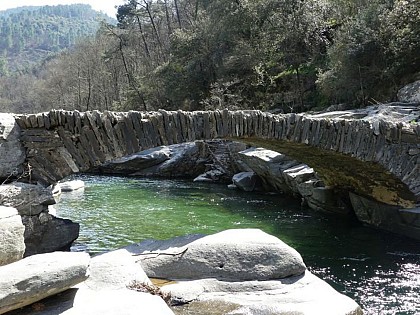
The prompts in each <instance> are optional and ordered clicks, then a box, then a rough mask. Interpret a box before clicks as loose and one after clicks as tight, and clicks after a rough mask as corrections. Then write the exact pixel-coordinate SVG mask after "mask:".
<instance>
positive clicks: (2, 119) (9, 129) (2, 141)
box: [0, 113, 26, 179]
mask: <svg viewBox="0 0 420 315" xmlns="http://www.w3.org/2000/svg"><path fill="white" fill-rule="evenodd" d="M19 137H20V128H19V126H18V124H17V123H16V121H15V118H14V117H13V115H11V114H5V113H0V178H3V179H4V178H8V177H9V176H10V175H17V174H20V173H21V172H22V170H23V167H22V165H23V162H24V161H25V157H26V155H25V149H24V148H23V146H22V144H21V143H20V141H19Z"/></svg>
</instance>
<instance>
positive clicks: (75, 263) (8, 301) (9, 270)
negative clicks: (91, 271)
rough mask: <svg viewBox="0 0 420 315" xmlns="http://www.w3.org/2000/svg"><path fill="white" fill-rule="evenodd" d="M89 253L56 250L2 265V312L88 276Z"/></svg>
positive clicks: (39, 298) (69, 286)
mask: <svg viewBox="0 0 420 315" xmlns="http://www.w3.org/2000/svg"><path fill="white" fill-rule="evenodd" d="M89 260H90V258H89V255H88V254H86V253H64V252H56V253H49V254H42V255H34V256H31V257H27V258H25V259H22V260H20V261H18V262H15V263H12V264H9V265H6V266H2V267H0V314H4V313H6V312H8V311H11V310H14V309H18V308H21V307H23V306H26V305H29V304H31V303H34V302H37V301H39V300H42V299H44V298H46V297H48V296H51V295H54V294H57V293H60V292H63V291H65V290H67V289H69V288H71V287H72V286H74V285H76V284H78V283H80V282H82V281H84V280H85V279H86V278H87V268H88V266H89Z"/></svg>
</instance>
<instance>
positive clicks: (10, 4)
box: [0, 0, 125, 17]
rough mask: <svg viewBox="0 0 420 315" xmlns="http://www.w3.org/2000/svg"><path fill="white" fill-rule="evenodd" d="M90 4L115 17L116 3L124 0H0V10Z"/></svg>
mask: <svg viewBox="0 0 420 315" xmlns="http://www.w3.org/2000/svg"><path fill="white" fill-rule="evenodd" d="M74 3H84V4H90V5H91V6H92V8H93V9H94V10H96V11H102V12H104V13H106V14H108V15H109V16H111V17H115V14H116V12H117V10H116V9H115V6H116V5H121V4H123V3H125V1H124V0H0V11H2V10H7V9H11V8H17V7H23V6H40V5H58V4H74Z"/></svg>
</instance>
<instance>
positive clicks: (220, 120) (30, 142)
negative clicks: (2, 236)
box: [15, 110, 420, 208]
mask: <svg viewBox="0 0 420 315" xmlns="http://www.w3.org/2000/svg"><path fill="white" fill-rule="evenodd" d="M15 119H16V122H17V123H18V125H19V126H20V128H21V135H20V141H21V143H22V144H23V146H24V148H25V150H26V160H25V163H26V164H27V165H30V167H31V170H32V171H31V180H32V181H38V182H41V183H43V184H45V185H47V184H52V183H55V182H57V181H59V180H60V179H62V178H64V177H66V176H68V175H70V174H72V173H78V172H86V171H88V170H90V169H92V168H95V167H97V166H100V165H102V164H103V163H105V162H108V161H111V160H113V159H116V158H120V157H123V156H127V155H130V154H133V153H136V152H138V151H141V150H145V149H149V148H153V147H158V146H161V145H170V144H176V143H182V142H190V141H195V140H210V139H233V140H239V141H243V142H246V143H249V144H252V145H258V146H262V147H265V148H268V149H272V150H274V151H279V152H281V153H284V154H287V155H289V156H291V157H293V158H295V159H296V160H298V161H300V162H303V163H306V164H308V165H309V166H311V167H313V168H314V169H315V170H316V171H317V172H318V173H319V174H320V176H321V177H322V178H323V180H324V181H325V183H326V184H327V185H330V186H344V187H346V188H347V189H349V190H352V191H355V192H357V193H358V194H361V195H365V196H371V197H373V198H375V199H376V200H378V201H381V202H384V203H387V204H392V205H398V206H401V207H405V208H411V207H413V206H414V205H415V204H416V203H418V202H419V201H420V183H419V180H418V174H419V159H420V152H419V151H420V148H419V143H420V140H419V134H420V127H419V126H418V124H417V125H409V124H408V125H407V124H401V123H392V122H388V121H385V120H375V121H374V122H371V121H369V120H366V119H360V118H354V117H352V118H348V117H339V118H328V117H325V116H323V115H306V114H284V115H277V114H270V113H265V112H261V111H228V110H222V111H196V112H185V111H164V110H160V111H156V112H136V111H130V112H99V111H92V112H78V111H63V110H54V111H50V112H48V113H39V114H31V115H15Z"/></svg>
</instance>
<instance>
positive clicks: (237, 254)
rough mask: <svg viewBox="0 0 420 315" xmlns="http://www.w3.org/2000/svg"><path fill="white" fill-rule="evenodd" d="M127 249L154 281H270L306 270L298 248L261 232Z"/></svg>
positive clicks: (189, 238) (152, 243)
mask: <svg viewBox="0 0 420 315" xmlns="http://www.w3.org/2000/svg"><path fill="white" fill-rule="evenodd" d="M126 249H127V250H128V251H130V252H132V253H133V254H134V255H137V257H138V260H139V263H140V264H141V265H142V267H143V269H144V271H145V272H146V274H147V275H148V276H149V277H155V278H166V279H205V278H216V279H219V280H231V281H244V280H271V279H280V278H285V277H290V276H295V275H300V274H302V273H304V272H305V270H306V266H305V264H304V263H303V260H302V257H301V256H300V254H299V253H298V252H297V251H296V250H295V249H293V248H291V247H290V246H288V245H286V244H285V243H283V242H282V241H281V240H279V239H278V238H276V237H274V236H272V235H269V234H267V233H265V232H263V231H261V230H258V229H237V230H226V231H223V232H220V233H216V234H213V235H209V236H198V235H196V236H186V237H178V238H175V239H172V240H168V241H153V240H149V241H144V242H142V243H139V244H137V245H131V246H128V247H126Z"/></svg>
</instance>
